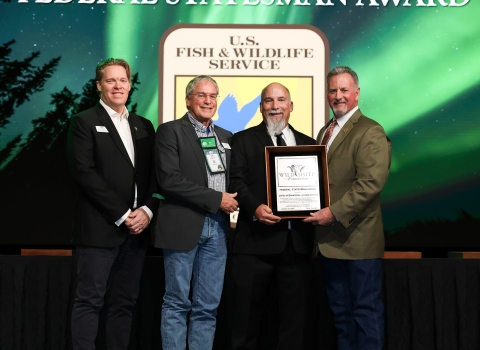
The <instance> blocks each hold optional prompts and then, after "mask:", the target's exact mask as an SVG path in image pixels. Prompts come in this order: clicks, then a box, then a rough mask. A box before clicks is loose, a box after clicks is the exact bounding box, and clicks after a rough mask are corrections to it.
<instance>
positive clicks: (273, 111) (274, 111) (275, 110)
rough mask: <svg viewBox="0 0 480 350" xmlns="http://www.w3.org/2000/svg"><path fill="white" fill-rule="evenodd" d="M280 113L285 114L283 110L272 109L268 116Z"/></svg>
mask: <svg viewBox="0 0 480 350" xmlns="http://www.w3.org/2000/svg"><path fill="white" fill-rule="evenodd" d="M278 113H281V114H283V113H284V111H283V109H271V110H269V111H268V115H271V114H278Z"/></svg>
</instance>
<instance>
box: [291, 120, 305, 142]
mask: <svg viewBox="0 0 480 350" xmlns="http://www.w3.org/2000/svg"><path fill="white" fill-rule="evenodd" d="M288 126H289V127H290V130H292V132H293V136H294V137H295V144H296V145H297V146H300V145H304V144H305V143H304V142H303V139H302V138H301V137H299V136H300V133H299V132H298V131H297V130H295V129H294V128H293V126H291V125H290V124H288Z"/></svg>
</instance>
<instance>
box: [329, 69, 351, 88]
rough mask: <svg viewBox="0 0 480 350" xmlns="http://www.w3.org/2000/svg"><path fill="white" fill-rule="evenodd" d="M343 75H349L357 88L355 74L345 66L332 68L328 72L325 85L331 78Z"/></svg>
mask: <svg viewBox="0 0 480 350" xmlns="http://www.w3.org/2000/svg"><path fill="white" fill-rule="evenodd" d="M344 73H347V74H350V76H351V77H352V78H353V81H354V82H355V85H356V86H357V87H358V75H357V73H355V71H354V70H353V69H351V68H349V67H346V66H337V67H335V68H333V69H332V70H331V71H330V72H328V75H327V84H328V82H329V81H330V79H331V78H332V77H334V76H335V75H339V74H344Z"/></svg>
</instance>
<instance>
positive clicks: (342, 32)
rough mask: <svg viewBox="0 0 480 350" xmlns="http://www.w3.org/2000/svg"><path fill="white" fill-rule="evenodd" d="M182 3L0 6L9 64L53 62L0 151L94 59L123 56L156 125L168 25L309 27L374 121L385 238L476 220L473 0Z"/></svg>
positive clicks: (478, 82) (5, 132)
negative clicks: (346, 71) (423, 226)
mask: <svg viewBox="0 0 480 350" xmlns="http://www.w3.org/2000/svg"><path fill="white" fill-rule="evenodd" d="M185 2H186V1H180V2H179V3H178V4H177V5H169V4H166V3H165V2H162V3H160V2H159V3H158V4H156V5H133V4H129V3H126V4H123V5H114V4H108V5H100V4H91V5H81V4H77V3H70V4H65V5H61V4H35V3H34V2H32V1H31V0H30V3H28V4H18V3H15V2H11V3H0V9H1V10H2V11H1V13H0V19H1V23H2V31H1V33H0V44H3V43H5V42H7V41H9V40H12V39H15V40H16V43H15V45H14V46H13V54H12V56H13V58H17V59H20V58H22V57H25V56H27V55H28V53H29V52H32V51H35V50H38V51H40V52H41V57H40V59H39V60H38V62H36V63H38V64H40V63H42V62H45V61H47V60H48V59H51V58H53V57H57V56H62V59H61V62H60V65H59V67H58V69H57V71H56V72H55V74H54V76H53V77H52V78H51V79H50V80H49V82H48V83H47V84H46V86H45V88H44V91H42V92H41V93H38V94H36V95H35V96H33V97H32V98H31V101H30V102H29V103H27V104H24V105H22V106H21V107H20V108H18V109H17V110H16V113H15V115H14V117H13V118H12V119H11V120H10V123H9V124H8V125H7V126H6V128H4V129H0V133H1V134H0V135H1V141H0V149H1V148H2V147H4V146H5V144H6V143H7V142H8V141H9V140H11V139H12V138H13V137H15V136H16V135H18V134H22V135H27V134H28V132H30V131H31V128H32V125H31V121H32V120H33V119H35V118H38V117H39V116H41V115H44V114H45V112H46V111H47V110H49V108H51V107H50V106H49V105H48V103H49V101H50V95H51V94H52V93H54V92H57V91H60V90H61V89H62V88H63V86H68V87H69V88H70V89H72V90H73V91H76V92H79V91H80V90H81V88H82V86H83V85H84V84H85V83H86V82H87V80H88V79H90V78H92V77H93V72H94V67H95V65H96V64H97V63H98V62H99V61H100V60H102V59H104V58H105V57H122V58H125V59H126V60H127V61H129V62H130V63H131V65H132V68H133V71H134V72H138V73H139V79H140V82H141V85H140V86H139V90H138V91H137V92H136V93H135V95H134V98H133V100H134V102H136V103H138V109H137V111H138V113H139V114H140V115H143V116H145V117H147V118H149V119H150V120H151V121H152V122H153V123H154V125H155V126H156V125H157V116H158V98H157V96H158V81H157V77H158V48H159V42H160V39H161V37H162V35H163V33H164V32H165V31H166V30H167V29H168V28H170V27H171V26H174V25H177V24H187V23H195V24H309V25H313V26H315V27H317V28H318V29H320V30H321V31H322V32H323V33H324V34H325V35H326V37H327V38H328V41H329V44H330V50H331V51H330V66H331V67H334V66H336V65H347V66H350V67H352V68H353V69H354V70H356V71H357V73H358V75H359V78H360V87H361V98H360V103H359V105H360V107H361V109H362V111H363V112H364V113H365V114H366V115H367V116H369V117H370V118H373V119H375V120H377V121H378V122H379V123H381V124H382V125H383V126H384V128H385V130H386V132H387V134H388V136H389V137H390V139H391V140H392V144H393V158H392V167H391V173H390V177H389V180H388V183H387V186H386V188H385V190H384V192H383V194H382V198H383V207H384V218H385V229H386V230H393V229H399V228H402V227H405V226H406V225H408V224H410V223H412V222H415V221H416V220H420V221H422V222H428V221H429V220H437V221H440V222H444V221H445V220H447V221H448V220H455V219H456V218H457V216H458V213H459V211H461V210H464V211H466V212H468V213H469V214H470V215H472V216H474V217H476V218H479V217H480V204H479V198H480V172H479V171H480V161H479V159H480V118H479V110H480V102H479V98H478V96H479V95H480V64H479V61H480V21H479V20H478V14H479V13H480V2H479V1H476V0H470V1H469V3H468V4H466V5H465V6H462V7H442V6H440V5H438V4H437V6H435V7H418V6H411V7H403V6H398V7H396V6H394V5H393V3H392V1H390V4H389V5H388V6H383V5H382V6H379V7H370V6H363V7H359V6H355V2H356V1H355V2H354V1H347V2H348V5H346V6H345V5H343V4H341V3H340V2H339V1H333V2H334V3H335V6H314V5H312V6H293V1H292V3H291V4H290V5H286V6H276V5H271V6H265V5H258V6H245V5H242V4H241V2H240V1H238V5H236V6H231V5H213V1H212V4H209V5H186V4H185ZM364 3H367V1H364ZM380 3H381V2H380ZM402 3H403V2H402ZM412 3H416V1H415V2H412ZM319 68H320V67H319ZM199 73H201V72H199ZM317 98H324V97H323V96H317ZM292 123H293V124H294V120H292ZM32 176H34V175H33V174H32ZM7 202H8V200H7ZM4 205H8V204H7V203H5V200H4ZM472 233H473V235H472V240H471V247H472V248H480V239H479V237H478V233H479V232H478V228H477V227H472ZM431 234H432V238H431V239H432V242H434V241H435V236H434V234H435V233H434V232H432V233H431ZM67 236H68V234H67ZM454 242H455V232H452V246H454V245H455V243H454ZM408 245H409V242H405V244H404V246H408ZM413 245H415V244H413Z"/></svg>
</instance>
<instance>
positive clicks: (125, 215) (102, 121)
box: [67, 58, 158, 350]
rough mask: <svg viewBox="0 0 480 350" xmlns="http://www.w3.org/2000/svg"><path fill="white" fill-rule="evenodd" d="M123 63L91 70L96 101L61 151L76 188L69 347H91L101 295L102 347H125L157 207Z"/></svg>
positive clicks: (144, 124)
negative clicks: (104, 343) (74, 273)
mask: <svg viewBox="0 0 480 350" xmlns="http://www.w3.org/2000/svg"><path fill="white" fill-rule="evenodd" d="M130 75H131V71H130V66H129V65H128V63H127V62H126V61H124V60H122V59H113V58H110V59H108V60H106V61H104V62H101V63H100V64H99V65H98V66H97V69H96V80H97V88H98V90H99V91H100V102H99V103H98V104H97V105H96V106H95V107H93V108H91V109H89V110H86V111H84V112H81V113H79V114H77V115H75V116H74V117H73V118H72V119H71V121H70V128H69V132H68V142H67V153H68V160H69V165H70V168H71V172H72V175H73V178H74V180H75V182H76V183H77V185H78V187H79V189H80V198H79V201H78V205H77V212H76V219H75V228H74V233H73V243H74V244H75V245H76V257H77V273H78V277H77V291H76V298H75V302H74V305H73V312H72V342H73V348H74V349H84V350H85V349H95V339H96V336H97V330H98V316H99V312H100V310H101V309H102V307H103V305H104V298H105V296H107V299H108V303H107V304H106V305H105V307H106V317H107V326H106V335H107V347H108V348H109V349H115V350H117V349H127V348H128V343H129V339H130V331H131V320H132V311H133V306H134V305H135V302H136V300H137V297H138V293H139V284H140V275H141V272H142V267H143V261H144V257H145V249H146V246H147V244H148V241H149V236H148V233H147V231H146V230H145V229H146V228H147V226H148V224H149V223H150V220H151V219H152V215H153V211H155V210H156V209H157V206H158V199H156V198H154V197H152V195H153V194H154V192H155V189H156V179H155V169H154V167H153V152H154V139H155V132H154V129H153V125H152V123H151V122H150V121H149V120H147V119H145V118H142V117H140V116H138V115H136V114H135V113H131V112H130V113H129V112H128V110H127V109H126V107H125V103H126V101H127V98H128V94H129V91H130Z"/></svg>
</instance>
